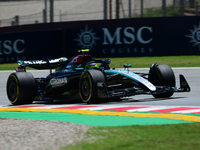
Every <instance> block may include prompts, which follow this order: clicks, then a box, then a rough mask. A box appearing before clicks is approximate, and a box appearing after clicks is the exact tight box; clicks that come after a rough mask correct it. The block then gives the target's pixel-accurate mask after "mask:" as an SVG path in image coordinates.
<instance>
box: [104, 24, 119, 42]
mask: <svg viewBox="0 0 200 150" xmlns="http://www.w3.org/2000/svg"><path fill="white" fill-rule="evenodd" d="M121 29H122V28H121V27H119V28H117V29H116V31H115V33H114V36H113V37H112V36H111V35H110V32H109V30H108V28H102V30H103V31H104V42H103V45H108V42H107V40H106V39H107V38H108V40H109V42H110V43H111V44H112V43H113V42H114V39H115V38H116V42H115V44H122V42H121V41H120V30H121ZM106 37H107V38H106Z"/></svg>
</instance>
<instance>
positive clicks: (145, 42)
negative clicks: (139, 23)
mask: <svg viewBox="0 0 200 150" xmlns="http://www.w3.org/2000/svg"><path fill="white" fill-rule="evenodd" d="M144 29H148V30H149V31H150V32H152V28H150V27H141V28H140V29H139V30H138V32H137V39H138V41H139V42H140V43H142V44H148V43H150V42H151V41H152V38H150V39H149V40H147V41H145V40H144V39H143V38H142V31H143V30H144Z"/></svg>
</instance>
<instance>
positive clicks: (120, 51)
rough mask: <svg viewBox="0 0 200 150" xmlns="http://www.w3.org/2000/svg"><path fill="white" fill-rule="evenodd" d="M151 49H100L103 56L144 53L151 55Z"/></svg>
mask: <svg viewBox="0 0 200 150" xmlns="http://www.w3.org/2000/svg"><path fill="white" fill-rule="evenodd" d="M152 52H153V48H144V47H142V48H110V49H102V53H103V54H131V53H132V54H139V53H140V54H144V53H149V54H150V53H152Z"/></svg>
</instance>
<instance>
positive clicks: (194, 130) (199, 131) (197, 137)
mask: <svg viewBox="0 0 200 150" xmlns="http://www.w3.org/2000/svg"><path fill="white" fill-rule="evenodd" d="M88 136H89V137H90V136H94V137H96V140H91V139H88ZM84 139H85V140H83V141H81V142H78V143H76V144H75V145H68V146H67V147H64V148H62V149H61V150H94V149H95V150H133V149H137V150H161V149H162V150H180V149H181V150H192V149H195V150H196V149H200V143H199V141H200V123H188V124H176V125H149V126H126V127H95V128H92V129H90V130H89V131H88V132H87V134H86V135H85V138H84Z"/></svg>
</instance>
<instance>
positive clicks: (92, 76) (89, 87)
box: [79, 70, 106, 104]
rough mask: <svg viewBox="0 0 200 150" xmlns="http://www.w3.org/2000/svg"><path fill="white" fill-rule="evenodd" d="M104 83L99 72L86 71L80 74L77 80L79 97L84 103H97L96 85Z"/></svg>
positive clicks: (102, 76) (102, 75) (98, 100)
mask: <svg viewBox="0 0 200 150" xmlns="http://www.w3.org/2000/svg"><path fill="white" fill-rule="evenodd" d="M98 82H101V83H102V82H103V83H106V79H105V76H104V74H103V73H102V72H101V71H99V70H88V71H85V72H83V73H82V75H81V77H80V80H79V95H80V98H81V100H82V101H83V102H84V103H88V104H94V103H99V102H100V99H99V98H98V93H97V83H98Z"/></svg>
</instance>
